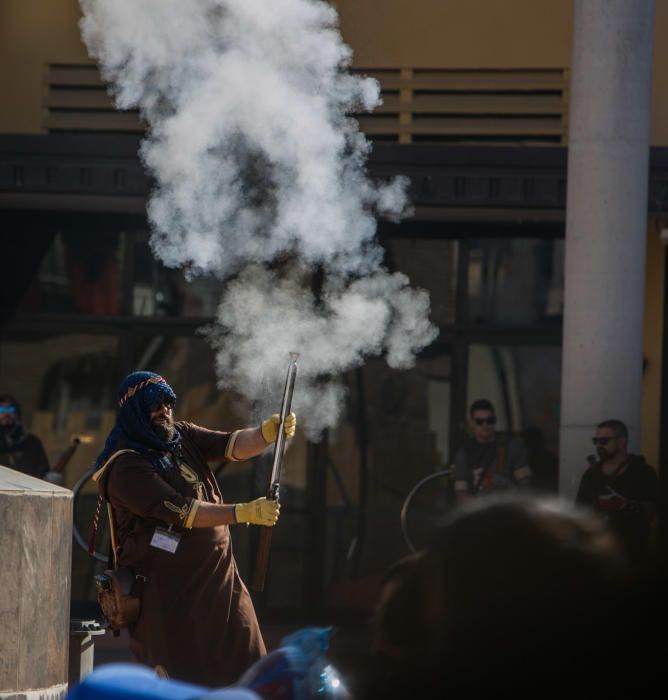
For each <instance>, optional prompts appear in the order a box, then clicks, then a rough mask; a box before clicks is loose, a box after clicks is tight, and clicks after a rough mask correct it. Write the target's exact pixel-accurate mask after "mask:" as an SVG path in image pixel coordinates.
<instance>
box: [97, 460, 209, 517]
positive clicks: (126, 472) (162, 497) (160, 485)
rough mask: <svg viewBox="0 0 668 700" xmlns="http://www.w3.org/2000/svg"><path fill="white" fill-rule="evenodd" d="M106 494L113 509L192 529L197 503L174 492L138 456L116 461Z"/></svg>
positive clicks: (174, 490)
mask: <svg viewBox="0 0 668 700" xmlns="http://www.w3.org/2000/svg"><path fill="white" fill-rule="evenodd" d="M106 493H107V497H108V498H109V500H110V501H111V504H112V505H113V506H115V507H121V508H125V509H126V510H128V511H130V512H131V513H134V514H135V515H138V516H140V517H142V518H155V519H156V520H161V521H162V522H164V523H167V524H171V525H180V526H181V527H186V528H190V527H192V523H193V520H194V519H195V513H196V512H197V508H198V506H199V503H200V502H199V501H198V500H197V499H195V498H191V497H190V496H184V495H183V494H181V493H179V492H178V491H176V489H174V488H173V487H172V486H171V485H170V484H168V483H167V482H166V481H165V480H164V479H163V478H162V477H161V476H160V475H159V474H158V473H157V471H156V469H155V467H154V466H153V465H152V464H151V462H150V461H149V460H148V459H147V458H146V457H143V456H142V455H138V454H124V455H121V456H119V457H118V458H117V459H116V460H115V463H114V465H113V468H112V469H111V470H110V473H109V475H108V478H107V482H106Z"/></svg>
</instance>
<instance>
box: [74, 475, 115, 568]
mask: <svg viewBox="0 0 668 700" xmlns="http://www.w3.org/2000/svg"><path fill="white" fill-rule="evenodd" d="M94 473H95V467H94V466H93V467H90V468H89V469H88V470H87V471H86V472H84V474H83V476H82V477H81V478H80V479H79V480H78V481H77V483H76V484H74V486H73V487H72V510H73V511H74V513H76V512H77V498H78V497H79V492H80V491H81V489H82V488H83V486H84V484H85V483H86V482H87V481H88V480H89V479H90V478H91V477H92V476H93V474H94ZM72 534H73V535H74V541H75V542H76V543H77V544H78V545H79V546H80V547H81V549H83V550H84V551H85V552H86V554H88V542H86V540H85V539H84V538H83V537H82V536H81V533H80V532H79V528H78V527H77V522H76V518H75V517H73V518H72ZM91 556H92V557H93V558H94V559H97V560H98V561H101V562H103V563H105V564H106V563H107V562H108V561H109V557H106V556H104V555H102V554H99V553H98V552H93V554H91Z"/></svg>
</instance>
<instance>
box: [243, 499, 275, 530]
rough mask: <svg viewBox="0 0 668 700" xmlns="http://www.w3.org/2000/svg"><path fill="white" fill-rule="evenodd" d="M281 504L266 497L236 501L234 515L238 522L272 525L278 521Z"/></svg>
mask: <svg viewBox="0 0 668 700" xmlns="http://www.w3.org/2000/svg"><path fill="white" fill-rule="evenodd" d="M280 512H281V506H280V505H279V503H278V501H271V500H269V499H267V498H264V496H263V497H262V498H256V499H255V500H254V501H250V503H237V504H235V506H234V515H235V517H236V519H237V522H238V523H246V524H247V525H264V526H265V527H274V525H276V523H277V522H278V515H279V513H280Z"/></svg>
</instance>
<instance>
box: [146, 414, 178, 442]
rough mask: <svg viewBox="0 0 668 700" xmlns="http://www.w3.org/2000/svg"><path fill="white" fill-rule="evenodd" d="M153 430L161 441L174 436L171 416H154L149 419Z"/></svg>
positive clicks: (168, 439)
mask: <svg viewBox="0 0 668 700" xmlns="http://www.w3.org/2000/svg"><path fill="white" fill-rule="evenodd" d="M151 427H152V428H153V432H154V433H155V434H156V435H157V436H158V437H159V438H160V439H161V440H162V441H163V442H169V441H170V440H171V439H172V438H173V437H174V419H173V418H171V417H170V418H166V417H165V418H154V419H153V420H152V421H151Z"/></svg>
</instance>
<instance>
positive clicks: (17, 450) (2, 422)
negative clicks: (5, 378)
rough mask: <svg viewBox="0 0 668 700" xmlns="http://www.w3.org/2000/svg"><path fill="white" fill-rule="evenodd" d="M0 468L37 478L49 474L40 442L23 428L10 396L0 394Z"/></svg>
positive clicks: (14, 400) (15, 402) (47, 463)
mask: <svg viewBox="0 0 668 700" xmlns="http://www.w3.org/2000/svg"><path fill="white" fill-rule="evenodd" d="M0 465H2V466H4V467H10V468H11V469H16V470H17V471H19V472H23V473H24V474H28V475H30V476H35V477H37V478H39V479H42V478H44V476H45V475H46V473H47V472H48V471H49V460H48V459H47V456H46V452H44V447H43V445H42V441H41V440H40V439H39V438H38V437H37V436H36V435H33V434H32V433H29V432H27V431H26V430H25V428H24V427H23V423H22V422H21V405H20V404H19V402H18V401H17V400H16V399H15V398H14V397H13V396H12V395H11V394H0Z"/></svg>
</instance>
